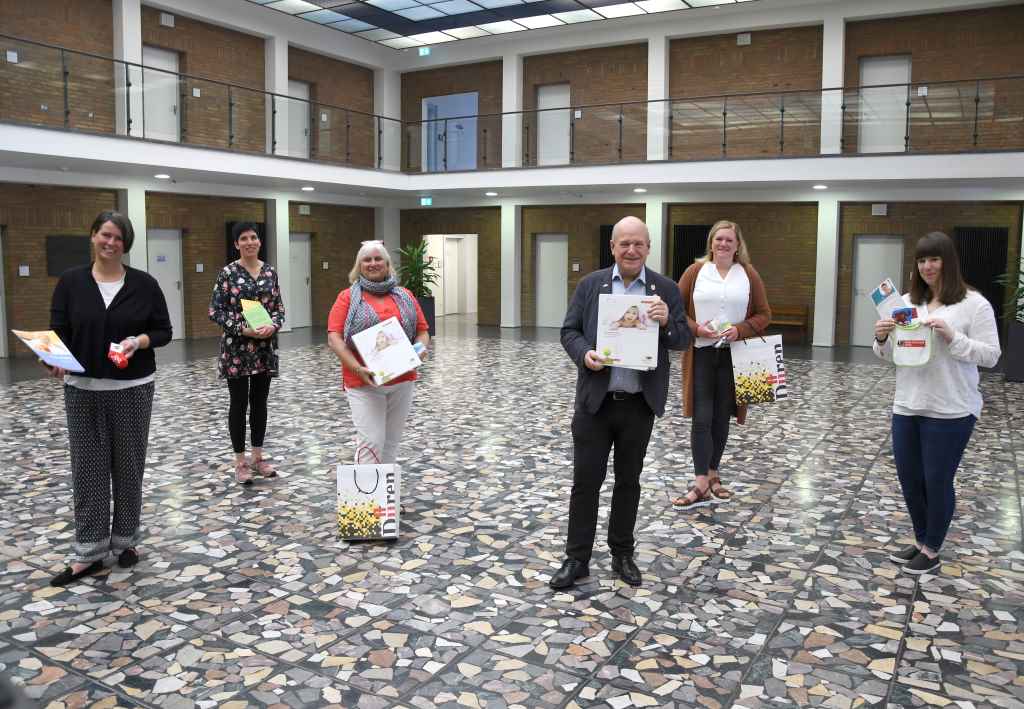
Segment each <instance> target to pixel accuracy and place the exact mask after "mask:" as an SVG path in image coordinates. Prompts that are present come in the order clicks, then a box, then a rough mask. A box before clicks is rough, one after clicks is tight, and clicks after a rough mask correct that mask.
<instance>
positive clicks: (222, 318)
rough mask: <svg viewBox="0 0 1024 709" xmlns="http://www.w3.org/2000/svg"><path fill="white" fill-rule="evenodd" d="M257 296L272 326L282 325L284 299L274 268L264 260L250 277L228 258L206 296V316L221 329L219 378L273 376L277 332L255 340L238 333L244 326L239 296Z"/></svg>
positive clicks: (249, 298)
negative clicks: (208, 314) (265, 374)
mask: <svg viewBox="0 0 1024 709" xmlns="http://www.w3.org/2000/svg"><path fill="white" fill-rule="evenodd" d="M243 299H245V300H258V301H259V302H260V303H262V304H263V307H264V308H266V310H267V313H269V314H270V319H271V320H273V321H274V327H276V328H277V329H278V330H280V329H281V328H282V327H283V326H284V303H282V302H281V288H280V286H279V284H278V281H277V271H276V270H274V267H273V266H271V265H270V264H268V263H264V264H263V266H262V267H261V268H260V273H259V276H257V277H256V278H253V277H252V275H251V274H250V273H249V272H248V271H246V270H245V267H244V266H243V265H242V264H241V263H239V262H238V261H232V262H231V263H229V264H228V265H227V266H225V267H224V268H223V269H221V272H220V273H219V274H217V282H216V283H215V284H214V286H213V297H212V298H211V299H210V320H213V321H214V322H215V323H217V324H218V325H220V326H221V327H222V328H223V329H224V334H223V335H221V337H220V358H219V359H218V360H217V371H218V372H219V373H220V377H221V379H225V378H227V379H233V378H235V377H247V376H249V375H251V374H262V373H269V374H270V376H272V377H276V376H277V361H278V360H277V333H274V334H273V336H271V337H269V338H267V339H265V340H259V339H256V338H252V337H245V336H244V335H242V328H244V327H247V323H246V322H245V319H244V318H243V317H242V302H241V301H242V300H243Z"/></svg>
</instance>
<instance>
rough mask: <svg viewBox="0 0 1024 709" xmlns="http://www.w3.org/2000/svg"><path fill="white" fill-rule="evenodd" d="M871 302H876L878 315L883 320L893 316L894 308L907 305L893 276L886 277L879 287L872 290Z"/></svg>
mask: <svg viewBox="0 0 1024 709" xmlns="http://www.w3.org/2000/svg"><path fill="white" fill-rule="evenodd" d="M871 302H872V303H874V304H875V310H877V311H878V317H880V318H881V319H882V320H886V319H888V318H891V317H892V311H893V310H895V309H897V308H902V307H904V306H905V305H906V303H904V302H903V297H902V296H901V295H900V292H899V290H897V288H896V284H895V283H893V282H892V279H891V278H886V279H885V280H884V281H882V282H881V283H880V284H879V285H878V287H877V288H875V289H874V290H873V291H871Z"/></svg>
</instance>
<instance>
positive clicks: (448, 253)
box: [442, 236, 464, 315]
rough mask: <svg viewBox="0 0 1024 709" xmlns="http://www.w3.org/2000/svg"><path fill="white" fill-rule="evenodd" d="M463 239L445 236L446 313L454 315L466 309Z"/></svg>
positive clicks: (443, 277)
mask: <svg viewBox="0 0 1024 709" xmlns="http://www.w3.org/2000/svg"><path fill="white" fill-rule="evenodd" d="M461 252H462V239H458V238H452V237H450V236H448V237H445V240H444V260H443V263H444V273H443V274H442V279H443V282H444V313H443V315H452V314H454V313H461V312H463V311H464V308H463V307H462V305H463V304H462V278H463V272H462V257H461Z"/></svg>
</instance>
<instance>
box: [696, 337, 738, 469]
mask: <svg viewBox="0 0 1024 709" xmlns="http://www.w3.org/2000/svg"><path fill="white" fill-rule="evenodd" d="M735 411H736V384H735V382H734V380H733V376H732V352H730V350H729V348H728V347H721V348H716V347H694V348H693V422H692V425H691V427H690V447H691V449H692V450H693V469H694V473H696V474H697V475H707V474H708V470H718V466H719V464H720V463H721V462H722V453H723V452H724V451H725V442H726V441H727V440H728V439H729V417H730V416H732V415H733V413H734V412H735Z"/></svg>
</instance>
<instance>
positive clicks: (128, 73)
mask: <svg viewBox="0 0 1024 709" xmlns="http://www.w3.org/2000/svg"><path fill="white" fill-rule="evenodd" d="M112 5H113V9H114V59H119V60H121V61H123V62H132V63H134V64H141V63H142V2H141V0H113V3H112ZM142 106H143V104H142V71H141V70H140V69H139V68H138V67H134V66H132V67H126V66H125V65H124V64H114V115H115V116H116V128H117V134H118V135H129V134H130V135H134V136H141V135H142V125H143V121H142ZM129 109H130V111H129ZM129 118H130V119H131V126H130V131H129V125H128V120H129Z"/></svg>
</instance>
